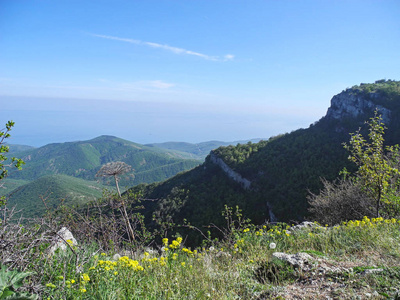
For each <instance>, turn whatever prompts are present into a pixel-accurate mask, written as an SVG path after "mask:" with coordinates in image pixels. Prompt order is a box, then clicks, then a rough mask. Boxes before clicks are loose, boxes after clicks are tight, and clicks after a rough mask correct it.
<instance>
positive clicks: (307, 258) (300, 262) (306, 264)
mask: <svg viewBox="0 0 400 300" xmlns="http://www.w3.org/2000/svg"><path fill="white" fill-rule="evenodd" d="M272 256H273V257H275V258H277V259H280V260H284V261H286V262H288V263H289V264H291V265H292V266H293V267H295V268H300V269H310V267H311V261H312V260H313V257H312V256H311V255H309V254H307V253H303V252H299V253H296V254H287V253H283V252H275V253H273V254H272Z"/></svg>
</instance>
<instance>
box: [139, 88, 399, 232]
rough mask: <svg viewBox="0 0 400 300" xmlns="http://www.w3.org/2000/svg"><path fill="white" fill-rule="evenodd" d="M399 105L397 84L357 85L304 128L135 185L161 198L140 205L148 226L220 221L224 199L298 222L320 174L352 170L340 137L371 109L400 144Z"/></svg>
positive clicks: (260, 216)
mask: <svg viewBox="0 0 400 300" xmlns="http://www.w3.org/2000/svg"><path fill="white" fill-rule="evenodd" d="M399 104H400V82H397V81H378V82H376V83H374V84H368V85H367V84H363V85H360V86H355V87H353V88H351V89H347V90H345V91H343V92H342V93H340V94H338V95H336V96H335V97H333V98H332V102H331V107H330V108H329V109H328V113H327V115H326V116H325V117H324V118H322V119H321V120H319V121H318V122H316V123H315V124H313V125H311V126H310V127H309V128H307V129H299V130H296V131H294V132H291V133H287V134H283V135H280V136H278V137H275V138H271V139H270V140H268V141H262V142H260V143H255V144H253V143H248V144H244V145H238V146H228V147H221V148H218V149H216V150H214V151H212V152H211V154H210V155H209V156H208V157H207V159H206V161H205V163H204V164H202V165H201V166H199V167H197V168H195V169H193V170H191V171H188V172H186V173H184V174H180V175H178V176H176V177H174V178H171V179H169V180H167V181H165V182H163V183H158V184H152V185H147V186H139V187H136V188H133V190H134V191H135V190H139V189H141V190H142V192H143V193H144V196H145V197H147V198H151V199H160V200H159V201H157V202H153V203H150V204H148V205H147V207H146V210H145V214H146V217H147V220H148V223H149V224H151V225H153V226H155V223H154V222H153V221H152V220H151V216H152V215H153V214H154V215H156V216H158V218H159V219H160V220H168V221H171V220H172V221H174V222H176V223H178V224H180V223H183V219H186V220H187V221H189V222H190V223H192V224H193V225H195V226H198V227H202V226H203V225H209V224H210V223H213V224H215V225H216V226H224V224H225V222H226V221H225V220H224V218H222V216H221V210H222V209H223V207H224V205H225V204H226V205H228V206H232V207H233V206H235V205H239V206H240V207H241V208H242V209H243V211H244V215H245V216H247V217H250V218H251V219H252V221H253V222H255V223H262V222H265V221H267V220H270V221H288V222H291V221H300V220H303V219H304V218H305V217H307V215H308V212H307V208H308V207H307V200H306V196H307V194H308V193H309V191H312V192H314V193H316V192H318V190H319V189H320V188H321V183H320V177H325V178H327V179H328V180H332V179H334V178H336V177H338V176H339V172H340V170H342V169H343V167H347V169H349V170H350V171H351V170H354V167H353V166H352V165H351V164H350V163H349V161H348V160H347V157H348V153H346V151H345V150H344V149H343V146H342V143H343V142H347V141H348V140H349V138H350V135H349V133H350V132H355V131H356V130H357V129H358V128H359V127H360V126H362V125H363V123H364V121H366V120H368V119H369V118H370V117H372V116H373V114H374V110H375V108H378V109H379V111H380V112H381V113H382V115H383V119H384V122H385V124H387V126H388V128H389V129H388V130H387V135H386V140H387V142H388V143H389V144H393V143H399V142H400V109H399V107H400V106H399ZM228 174H229V175H228ZM246 187H247V188H246Z"/></svg>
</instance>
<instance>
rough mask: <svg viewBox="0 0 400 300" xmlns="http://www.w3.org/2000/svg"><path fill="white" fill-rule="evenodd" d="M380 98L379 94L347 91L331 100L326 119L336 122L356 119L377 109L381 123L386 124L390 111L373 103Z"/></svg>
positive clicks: (388, 120)
mask: <svg viewBox="0 0 400 300" xmlns="http://www.w3.org/2000/svg"><path fill="white" fill-rule="evenodd" d="M380 97H382V95H380V94H379V93H363V92H361V91H360V92H357V90H354V89H347V90H345V91H343V92H341V93H340V94H338V95H336V96H334V97H333V98H332V100H331V106H330V107H329V109H328V112H327V114H326V117H327V118H330V119H337V120H340V119H343V118H347V117H349V118H357V117H359V116H362V115H365V114H366V113H369V112H372V111H374V110H375V109H378V112H379V114H381V115H382V119H383V122H384V123H386V124H387V123H389V122H390V115H391V111H390V109H388V108H385V107H383V106H382V105H378V104H376V103H375V102H374V99H377V98H380Z"/></svg>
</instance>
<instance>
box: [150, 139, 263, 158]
mask: <svg viewBox="0 0 400 300" xmlns="http://www.w3.org/2000/svg"><path fill="white" fill-rule="evenodd" d="M260 140H261V139H251V140H246V141H234V142H221V141H208V142H202V143H197V144H193V143H185V142H166V143H154V144H146V145H145V146H149V147H159V148H162V149H167V150H174V151H179V152H180V153H183V154H185V155H186V156H189V157H190V158H193V159H201V160H203V159H205V158H206V156H207V155H208V154H209V153H210V151H211V150H214V149H216V148H218V147H221V146H229V145H237V144H243V143H247V142H259V141H260Z"/></svg>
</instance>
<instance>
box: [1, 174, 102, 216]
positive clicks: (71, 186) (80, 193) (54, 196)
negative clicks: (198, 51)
mask: <svg viewBox="0 0 400 300" xmlns="http://www.w3.org/2000/svg"><path fill="white" fill-rule="evenodd" d="M104 188H105V186H104V185H102V184H100V183H98V182H96V181H88V180H84V179H80V178H75V177H72V176H67V175H48V176H43V177H40V178H38V179H36V180H34V181H32V182H30V183H27V184H25V185H23V186H20V187H19V188H17V189H15V190H14V191H13V192H12V193H11V194H10V195H9V196H8V197H9V198H8V205H9V207H12V206H14V205H16V208H17V210H20V209H22V214H23V216H24V217H27V218H29V217H40V216H42V215H43V214H44V213H45V211H46V206H45V204H44V202H43V200H42V198H43V199H45V203H46V205H47V207H48V208H49V209H55V208H57V207H58V206H59V205H60V204H61V203H62V204H64V205H67V206H77V205H82V204H85V203H87V202H89V201H92V200H95V199H97V198H99V197H101V195H102V192H103V189H104Z"/></svg>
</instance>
